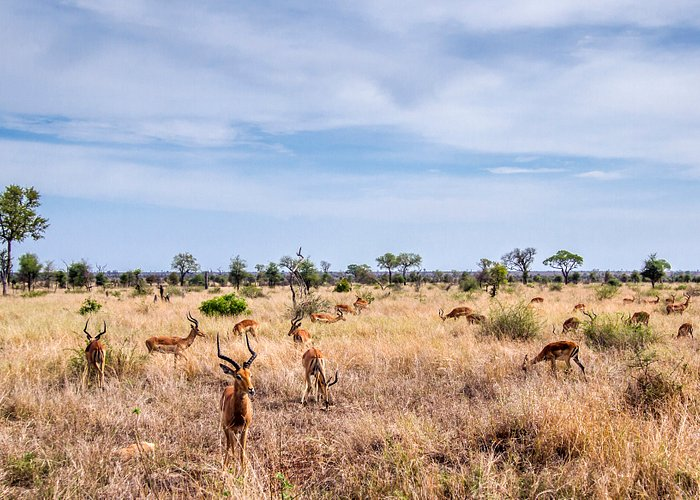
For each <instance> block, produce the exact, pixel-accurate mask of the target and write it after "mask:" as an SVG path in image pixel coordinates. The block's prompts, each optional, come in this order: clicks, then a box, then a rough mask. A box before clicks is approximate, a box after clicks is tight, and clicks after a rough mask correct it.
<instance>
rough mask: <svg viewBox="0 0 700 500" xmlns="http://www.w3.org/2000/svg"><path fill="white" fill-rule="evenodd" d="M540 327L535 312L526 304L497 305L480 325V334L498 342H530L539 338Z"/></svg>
mask: <svg viewBox="0 0 700 500" xmlns="http://www.w3.org/2000/svg"><path fill="white" fill-rule="evenodd" d="M541 327H542V325H541V323H540V321H539V320H538V319H537V317H536V316H535V311H534V310H533V309H532V308H531V307H528V306H527V304H524V303H522V302H521V303H519V304H516V305H513V306H504V305H502V304H498V306H497V307H495V308H492V309H491V311H490V313H489V319H488V321H485V322H483V323H482V324H481V334H482V335H492V336H494V337H496V338H497V339H499V340H502V339H510V340H530V339H533V338H536V337H537V336H539V333H540V329H541Z"/></svg>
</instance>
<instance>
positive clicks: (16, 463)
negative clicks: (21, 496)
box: [5, 452, 50, 488]
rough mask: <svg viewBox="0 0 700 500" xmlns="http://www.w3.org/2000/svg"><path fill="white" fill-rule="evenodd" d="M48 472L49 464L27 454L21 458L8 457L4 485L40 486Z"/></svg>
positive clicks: (32, 454) (31, 453) (30, 453)
mask: <svg viewBox="0 0 700 500" xmlns="http://www.w3.org/2000/svg"><path fill="white" fill-rule="evenodd" d="M49 472H50V469H49V463H48V461H46V460H42V459H39V458H37V456H36V453H34V452H28V453H25V454H24V455H22V456H21V457H13V456H10V457H8V458H7V462H6V464H5V483H6V484H7V485H8V486H14V487H21V488H31V487H33V486H36V485H38V484H40V483H41V482H42V481H43V480H44V479H46V477H48V475H49Z"/></svg>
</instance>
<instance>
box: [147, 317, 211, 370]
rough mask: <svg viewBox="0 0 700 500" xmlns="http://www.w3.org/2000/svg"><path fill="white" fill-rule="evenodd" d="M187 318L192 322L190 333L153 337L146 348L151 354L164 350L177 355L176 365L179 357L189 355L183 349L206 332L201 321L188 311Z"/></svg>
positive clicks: (163, 351) (164, 352)
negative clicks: (179, 335) (181, 335)
mask: <svg viewBox="0 0 700 500" xmlns="http://www.w3.org/2000/svg"><path fill="white" fill-rule="evenodd" d="M187 320H188V321H189V322H190V323H192V326H191V327H190V334H189V335H188V336H187V337H184V338H180V337H151V338H150V339H148V340H147V341H146V348H147V349H148V353H149V354H153V353H154V352H162V353H163V354H174V355H175V366H177V358H179V357H183V358H185V360H186V359H187V357H186V356H185V355H184V354H183V351H184V350H185V349H187V348H188V347H189V346H191V345H192V343H193V342H194V339H195V338H196V337H204V332H202V331H201V330H200V329H199V322H198V321H197V320H196V319H194V318H193V317H192V315H191V314H190V313H187Z"/></svg>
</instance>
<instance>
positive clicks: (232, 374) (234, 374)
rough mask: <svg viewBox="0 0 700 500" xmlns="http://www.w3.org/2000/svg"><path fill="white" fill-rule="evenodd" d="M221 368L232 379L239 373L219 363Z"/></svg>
mask: <svg viewBox="0 0 700 500" xmlns="http://www.w3.org/2000/svg"><path fill="white" fill-rule="evenodd" d="M219 366H220V367H221V369H222V370H223V371H224V373H225V374H227V375H231V376H232V377H235V376H236V375H237V372H235V371H233V370H232V369H231V368H229V367H228V366H226V365H224V364H222V363H219Z"/></svg>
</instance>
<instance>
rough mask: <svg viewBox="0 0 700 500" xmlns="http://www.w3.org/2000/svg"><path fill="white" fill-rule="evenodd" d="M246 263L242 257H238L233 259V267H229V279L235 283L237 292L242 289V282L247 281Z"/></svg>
mask: <svg viewBox="0 0 700 500" xmlns="http://www.w3.org/2000/svg"><path fill="white" fill-rule="evenodd" d="M245 266H246V261H244V260H243V259H241V256H240V255H236V256H235V257H234V258H232V259H231V265H230V266H229V273H228V277H229V279H230V280H231V283H233V284H234V285H235V287H236V290H239V289H240V287H241V281H243V279H245V277H246V274H248V273H246V270H245Z"/></svg>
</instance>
